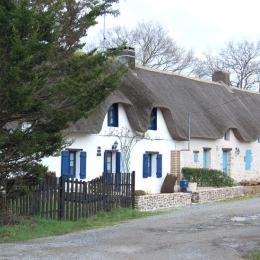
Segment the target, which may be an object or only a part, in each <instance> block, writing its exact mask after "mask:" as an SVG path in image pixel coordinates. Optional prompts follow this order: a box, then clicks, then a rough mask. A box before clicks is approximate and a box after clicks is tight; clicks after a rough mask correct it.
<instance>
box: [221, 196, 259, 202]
mask: <svg viewBox="0 0 260 260" xmlns="http://www.w3.org/2000/svg"><path fill="white" fill-rule="evenodd" d="M254 197H257V196H252V195H246V196H241V197H235V198H231V199H225V200H221V201H219V202H220V203H222V202H224V203H225V202H236V201H241V200H247V199H251V198H254Z"/></svg>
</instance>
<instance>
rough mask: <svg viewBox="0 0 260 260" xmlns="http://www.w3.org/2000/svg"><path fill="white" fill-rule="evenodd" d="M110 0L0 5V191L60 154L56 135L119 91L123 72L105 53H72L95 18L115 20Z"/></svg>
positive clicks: (5, 1)
mask: <svg viewBox="0 0 260 260" xmlns="http://www.w3.org/2000/svg"><path fill="white" fill-rule="evenodd" d="M115 2H117V0H81V1H80V0H2V1H1V2H0V191H1V188H3V187H4V184H5V181H6V180H7V179H8V178H9V177H12V176H23V175H26V174H31V173H32V172H33V170H34V169H39V162H40V160H41V159H42V158H43V157H45V156H51V155H54V154H55V153H57V152H59V151H60V150H61V149H62V147H63V146H64V144H65V141H64V137H63V135H62V130H64V129H66V128H68V126H69V124H70V123H73V122H75V121H77V120H78V119H79V118H82V117H87V116H88V114H89V113H90V111H91V110H92V109H94V108H95V106H97V105H98V104H99V103H100V102H101V101H102V100H103V99H104V98H105V97H106V96H107V95H108V94H109V93H110V92H111V91H113V90H114V89H115V88H116V87H117V86H118V84H119V81H120V78H121V74H122V71H121V70H120V69H113V70H112V69H111V67H112V66H111V60H110V59H109V58H108V56H107V55H106V54H104V53H102V54H101V53H97V52H96V51H92V52H90V53H87V54H85V55H75V53H76V52H77V50H79V49H81V48H82V47H83V46H84V43H82V38H83V37H85V36H87V31H88V29H89V28H90V27H91V26H93V25H95V24H96V18H97V17H99V16H100V15H103V14H112V15H116V14H117V11H115V10H113V7H112V5H113V3H115ZM113 67H114V68H115V66H113Z"/></svg>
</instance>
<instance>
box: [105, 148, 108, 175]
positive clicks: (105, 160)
mask: <svg viewBox="0 0 260 260" xmlns="http://www.w3.org/2000/svg"><path fill="white" fill-rule="evenodd" d="M107 153H108V152H107V151H105V152H104V176H107Z"/></svg>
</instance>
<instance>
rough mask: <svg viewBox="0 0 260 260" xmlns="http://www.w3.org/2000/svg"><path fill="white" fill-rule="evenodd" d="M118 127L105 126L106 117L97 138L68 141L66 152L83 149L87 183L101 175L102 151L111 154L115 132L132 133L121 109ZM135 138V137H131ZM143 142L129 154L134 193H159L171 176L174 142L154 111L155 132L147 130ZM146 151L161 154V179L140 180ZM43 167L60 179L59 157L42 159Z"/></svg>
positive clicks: (76, 136)
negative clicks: (171, 155)
mask: <svg viewBox="0 0 260 260" xmlns="http://www.w3.org/2000/svg"><path fill="white" fill-rule="evenodd" d="M118 112H119V114H118V118H119V126H118V127H108V126H107V116H106V117H105V119H104V122H103V126H102V130H101V131H100V133H99V134H97V135H86V134H71V135H69V136H68V139H69V140H70V141H72V145H70V146H69V147H67V148H72V149H82V150H84V151H86V152H87V165H86V180H87V181H88V180H91V179H93V178H96V177H98V176H100V175H102V173H103V168H104V151H105V150H111V148H112V145H113V144H114V142H115V141H116V140H117V137H115V136H113V135H111V134H113V132H114V131H119V132H120V129H122V128H128V129H130V131H131V132H132V133H133V130H132V128H131V126H130V125H129V122H128V119H127V115H126V113H125V110H124V107H123V105H121V104H120V105H119V107H118ZM133 134H134V133H133ZM146 136H148V137H146V138H145V139H142V140H140V141H139V142H138V143H137V144H136V145H135V146H134V148H133V150H132V152H131V160H130V169H131V171H135V172H136V189H141V190H145V191H147V192H150V193H157V192H160V188H161V184H162V182H163V180H164V178H165V176H166V174H167V173H169V172H170V152H171V150H175V148H176V147H175V142H174V141H173V140H172V139H171V136H170V134H169V131H168V129H167V126H166V123H165V121H164V118H163V115H162V112H161V110H160V109H157V130H148V131H147V133H146ZM98 146H100V147H101V156H97V147H98ZM146 151H150V152H158V153H160V154H162V177H161V178H157V177H156V174H155V172H156V171H153V174H152V177H149V178H146V179H144V178H143V154H144V153H145V152H146ZM42 163H43V164H44V165H46V166H48V167H49V170H50V171H53V172H55V173H56V175H57V176H60V172H61V157H60V156H58V157H49V158H44V159H43V160H42ZM76 165H77V172H76V177H77V178H79V167H78V166H79V159H78V160H77V161H76Z"/></svg>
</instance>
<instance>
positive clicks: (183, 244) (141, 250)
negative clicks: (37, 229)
mask: <svg viewBox="0 0 260 260" xmlns="http://www.w3.org/2000/svg"><path fill="white" fill-rule="evenodd" d="M259 243H260V198H252V199H247V200H241V201H236V202H217V203H210V204H204V205H193V206H189V207H185V208H181V209H178V210H176V211H174V212H172V213H169V214H167V215H161V216H154V217H149V218H145V219H139V220H133V221H130V222H128V223H122V224H118V225H114V226H112V227H106V228H99V229H95V230H89V231H81V232H76V233H72V234H67V235H62V236H56V237H48V238H41V239H35V240H32V241H27V242H19V243H13V244H0V259H111V260H112V259H113V260H116V259H124V260H126V259H142V260H143V259H159V260H164V259H181V260H182V259H193V260H194V259H200V260H201V259H241V257H242V256H243V255H244V254H245V253H246V252H247V251H248V250H251V249H253V248H255V247H256V246H257V245H259Z"/></svg>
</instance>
